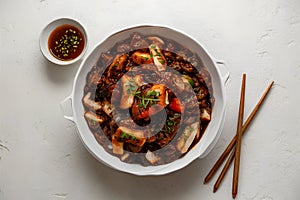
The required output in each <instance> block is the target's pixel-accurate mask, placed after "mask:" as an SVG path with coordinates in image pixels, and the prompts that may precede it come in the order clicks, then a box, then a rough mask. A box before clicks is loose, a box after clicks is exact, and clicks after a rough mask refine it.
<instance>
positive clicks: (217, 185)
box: [213, 149, 235, 193]
mask: <svg viewBox="0 0 300 200" xmlns="http://www.w3.org/2000/svg"><path fill="white" fill-rule="evenodd" d="M234 157H235V149H234V150H233V151H232V152H231V154H230V156H229V158H228V159H227V161H226V163H225V165H224V167H223V169H222V171H221V173H220V176H219V177H218V179H217V181H216V183H215V185H214V190H213V191H214V193H215V192H216V191H217V190H218V188H219V186H220V184H221V182H222V180H223V178H224V177H225V175H226V173H227V171H228V169H229V167H230V164H231V163H232V161H233V159H234Z"/></svg>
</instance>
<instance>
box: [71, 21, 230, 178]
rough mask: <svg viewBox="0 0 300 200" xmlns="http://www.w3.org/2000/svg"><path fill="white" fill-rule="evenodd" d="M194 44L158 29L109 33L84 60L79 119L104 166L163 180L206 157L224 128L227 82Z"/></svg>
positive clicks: (76, 91)
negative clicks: (225, 84)
mask: <svg viewBox="0 0 300 200" xmlns="http://www.w3.org/2000/svg"><path fill="white" fill-rule="evenodd" d="M216 65H217V64H216V61H215V60H214V59H212V58H211V57H210V56H209V55H208V53H207V52H206V51H205V50H204V49H203V47H202V46H201V45H199V44H198V43H197V42H196V41H195V40H193V39H191V38H190V37H188V36H187V35H185V34H183V33H181V32H179V31H176V30H173V29H170V28H167V27H161V26H136V27H131V28H127V29H125V30H122V31H119V32H117V33H115V34H112V35H111V36H109V37H108V38H106V39H105V40H104V41H102V42H101V43H100V44H99V45H97V46H96V48H95V49H94V50H93V51H92V53H91V54H90V55H89V56H88V57H87V58H86V59H85V60H84V61H83V63H82V65H81V66H80V68H79V70H78V72H77V75H76V77H75V81H74V87H73V92H72V94H71V95H70V97H69V98H67V99H70V100H71V101H72V110H73V116H71V117H70V116H65V117H66V118H67V119H70V120H72V121H74V122H75V123H76V125H77V127H78V131H79V135H80V138H81V139H82V141H83V144H84V145H85V146H86V147H87V149H88V150H89V151H90V152H91V153H92V154H93V155H94V156H95V157H96V158H97V159H98V160H99V161H101V162H103V163H104V164H106V165H108V166H110V167H112V168H114V169H117V170H120V171H124V172H128V173H132V174H136V175H160V174H166V173H170V172H173V171H175V170H178V169H181V168H182V167H184V166H186V165H187V164H189V163H190V162H192V161H193V160H194V159H196V158H198V157H203V156H205V155H206V154H207V153H208V152H209V151H210V150H211V148H212V147H213V145H214V143H215V142H216V140H217V138H218V135H219V133H220V130H221V129H222V126H223V123H224V113H225V98H224V80H225V77H224V76H222V75H221V73H220V72H219V70H218V68H217V67H216Z"/></svg>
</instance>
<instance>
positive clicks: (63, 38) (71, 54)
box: [48, 24, 85, 61]
mask: <svg viewBox="0 0 300 200" xmlns="http://www.w3.org/2000/svg"><path fill="white" fill-rule="evenodd" d="M84 43H85V40H84V36H83V34H82V33H81V31H80V30H79V29H78V28H76V27H75V26H72V25H69V24H65V25H61V26H59V27H57V28H56V29H54V30H53V31H52V33H51V34H50V36H49V39H48V48H49V50H50V52H51V54H52V55H53V56H54V57H55V58H57V59H59V60H64V61H67V60H72V59H75V58H76V57H78V56H79V55H80V54H81V52H82V51H83V49H84Z"/></svg>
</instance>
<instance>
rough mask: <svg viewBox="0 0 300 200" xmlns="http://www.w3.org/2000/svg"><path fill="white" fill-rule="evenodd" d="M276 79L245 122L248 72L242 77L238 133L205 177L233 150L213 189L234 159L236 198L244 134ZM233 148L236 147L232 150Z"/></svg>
mask: <svg viewBox="0 0 300 200" xmlns="http://www.w3.org/2000/svg"><path fill="white" fill-rule="evenodd" d="M273 83H274V81H272V82H271V84H270V85H269V86H268V88H267V89H266V90H265V92H264V94H263V95H262V97H261V98H260V100H259V101H258V103H257V104H256V106H255V107H254V109H253V110H252V112H251V114H250V115H249V117H248V119H247V120H246V122H245V123H244V125H242V123H243V116H244V102H245V88H246V74H243V79H242V86H241V96H240V107H239V115H238V125H237V133H236V135H235V136H234V137H233V138H232V140H231V142H230V143H229V144H228V146H227V148H226V149H225V150H224V152H223V153H222V155H221V156H220V158H219V159H218V160H217V161H216V163H215V165H214V166H213V167H212V169H211V170H210V171H209V173H208V174H207V176H206V177H205V179H204V183H207V182H208V181H209V180H210V179H211V178H212V177H213V176H214V175H215V173H216V172H217V170H218V169H219V167H220V166H221V165H222V163H223V162H224V161H225V159H226V157H227V156H228V154H229V153H230V152H231V154H230V156H229V158H228V160H227V161H226V163H225V165H224V168H223V169H222V171H221V173H220V175H219V177H218V179H217V181H216V183H215V185H214V189H213V191H214V192H216V191H217V190H218V188H219V186H220V184H221V182H222V180H223V178H224V176H225V175H226V173H227V171H228V168H229V167H230V165H231V163H232V161H233V160H235V162H234V171H233V182H232V197H233V198H235V197H236V195H237V191H238V179H239V166H240V153H241V142H242V135H243V134H244V133H245V131H246V129H247V128H248V126H249V125H250V123H251V121H252V120H253V118H254V116H255V115H256V113H257V111H258V110H259V108H260V107H261V105H262V103H263V101H264V100H265V98H266V96H267V94H268V93H269V91H270V89H271V88H272V85H273ZM232 149H234V150H233V151H232Z"/></svg>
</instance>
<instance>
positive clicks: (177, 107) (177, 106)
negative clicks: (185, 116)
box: [169, 98, 183, 113]
mask: <svg viewBox="0 0 300 200" xmlns="http://www.w3.org/2000/svg"><path fill="white" fill-rule="evenodd" d="M169 108H170V109H171V110H174V111H175V112H179V113H181V112H182V111H183V106H182V105H181V103H180V101H179V99H178V98H173V99H172V101H171V103H170V104H169Z"/></svg>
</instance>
